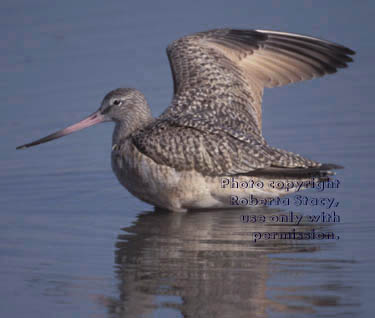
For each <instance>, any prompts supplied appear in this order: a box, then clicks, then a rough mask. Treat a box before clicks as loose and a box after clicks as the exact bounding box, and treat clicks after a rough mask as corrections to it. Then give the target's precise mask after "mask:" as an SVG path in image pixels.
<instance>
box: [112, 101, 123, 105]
mask: <svg viewBox="0 0 375 318" xmlns="http://www.w3.org/2000/svg"><path fill="white" fill-rule="evenodd" d="M121 103H122V101H121V100H119V99H115V100H114V101H113V102H112V104H113V105H116V106H118V105H120V104H121Z"/></svg>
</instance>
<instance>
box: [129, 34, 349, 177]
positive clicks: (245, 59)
mask: <svg viewBox="0 0 375 318" xmlns="http://www.w3.org/2000/svg"><path fill="white" fill-rule="evenodd" d="M167 53H168V57H169V61H170V64H171V68H172V74H173V79H174V97H173V100H172V104H171V106H169V108H168V109H167V110H166V111H165V112H164V113H163V114H162V115H161V116H160V117H159V118H158V119H157V120H156V121H154V122H153V123H152V124H150V125H149V126H147V127H145V128H144V129H142V130H141V131H137V132H135V133H134V134H133V138H132V140H133V143H134V144H135V145H136V147H137V148H138V149H139V150H140V151H141V152H142V153H144V154H145V155H147V156H149V157H150V158H152V159H153V160H154V161H155V162H157V163H158V164H164V165H168V166H170V167H173V168H175V169H177V170H186V169H194V170H197V171H199V172H201V173H202V174H204V175H210V176H223V175H233V174H240V173H248V172H250V171H252V170H255V169H259V168H266V167H272V166H274V167H284V168H296V167H301V168H308V167H316V166H319V165H320V164H319V163H317V162H314V161H312V160H308V159H305V158H303V157H301V156H299V155H297V154H293V153H291V152H287V151H285V150H280V149H276V148H273V147H270V146H269V145H268V144H267V143H266V142H265V140H264V138H263V137H262V132H261V123H262V118H261V100H262V94H263V88H264V87H274V86H281V85H285V84H289V83H293V82H297V81H301V80H305V79H311V78H313V77H319V76H322V75H324V74H328V73H333V72H335V71H336V69H337V68H340V67H346V66H347V65H346V63H347V62H350V61H352V60H351V58H350V57H349V56H348V55H349V54H353V53H354V52H353V51H351V50H350V49H347V48H345V47H343V46H340V45H337V44H333V43H330V42H326V41H322V40H318V39H315V38H311V37H305V36H300V35H294V34H289V33H288V34H284V33H280V32H272V31H254V30H230V29H221V30H213V31H208V32H201V33H197V34H194V35H190V36H186V37H183V38H181V39H179V40H176V41H174V42H173V43H172V44H171V45H169V46H168V48H167Z"/></svg>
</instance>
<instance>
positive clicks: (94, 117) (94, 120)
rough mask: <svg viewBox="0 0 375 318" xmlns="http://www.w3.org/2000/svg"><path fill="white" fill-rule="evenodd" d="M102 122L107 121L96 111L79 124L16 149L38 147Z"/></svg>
mask: <svg viewBox="0 0 375 318" xmlns="http://www.w3.org/2000/svg"><path fill="white" fill-rule="evenodd" d="M103 121H107V119H106V117H105V116H104V115H103V114H102V113H101V112H100V110H98V111H96V112H95V113H93V114H91V115H90V116H88V117H87V118H85V119H83V120H81V121H80V122H78V123H76V124H74V125H71V126H69V127H66V128H64V129H62V130H59V131H57V132H55V133H53V134H51V135H48V136H46V137H44V138H41V139H38V140H35V141H33V142H30V143H29V144H25V145H22V146H19V147H17V149H25V148H28V147H32V146H36V145H39V144H42V143H45V142H48V141H51V140H54V139H57V138H60V137H63V136H66V135H69V134H71V133H72V132H75V131H78V130H81V129H84V128H87V127H90V126H93V125H96V124H99V123H101V122H103Z"/></svg>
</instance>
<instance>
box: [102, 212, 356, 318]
mask: <svg viewBox="0 0 375 318" xmlns="http://www.w3.org/2000/svg"><path fill="white" fill-rule="evenodd" d="M282 212H283V211H280V210H276V209H270V208H262V209H259V208H258V209H256V210H216V211H214V210H211V211H201V212H189V213H169V212H166V211H156V212H146V213H143V214H141V215H139V216H138V218H137V220H136V221H135V222H134V224H133V225H132V226H130V227H128V228H124V229H123V231H124V232H123V234H120V235H119V237H118V241H117V243H116V260H115V261H116V274H117V277H118V279H119V289H120V296H119V299H107V300H106V305H107V306H108V308H109V312H110V314H111V316H113V315H115V317H149V316H152V317H153V316H154V314H155V312H156V310H166V312H165V313H164V314H163V315H162V316H163V317H169V315H168V313H167V311H172V312H171V315H170V317H181V316H184V317H195V318H198V317H205V318H206V317H270V316H273V314H274V313H278V317H280V314H285V315H286V317H301V315H302V316H304V315H308V316H310V315H314V314H317V313H319V312H321V311H323V312H326V310H329V311H332V313H334V312H335V313H337V307H339V306H340V305H343V307H345V308H346V313H347V312H348V311H347V309H348V308H347V306H348V305H349V306H350V305H353V304H350V301H349V300H348V299H350V298H351V297H350V294H351V292H353V290H352V288H351V286H349V288H347V287H348V286H342V282H341V281H340V279H339V277H340V275H338V276H337V275H336V276H335V277H336V278H332V276H331V274H333V275H334V273H337V272H340V270H341V269H342V268H343V266H345V262H344V263H342V262H341V261H337V262H336V261H333V262H332V261H329V262H328V263H327V264H326V263H325V262H324V260H320V261H318V260H312V256H311V255H314V253H315V252H316V251H317V250H319V249H320V248H321V246H322V244H324V246H327V247H328V248H329V245H333V246H335V244H338V243H337V242H336V241H330V242H328V241H297V240H285V239H279V240H277V239H269V240H263V241H258V242H256V243H254V241H253V239H252V232H254V231H256V232H288V231H291V230H292V229H293V228H298V231H299V232H308V231H311V230H312V227H311V224H310V225H307V224H302V225H299V226H298V227H296V226H295V225H294V224H292V223H289V224H283V225H281V224H271V223H268V222H267V223H262V224H259V223H243V222H242V221H241V216H242V215H250V214H251V215H257V216H261V215H265V216H270V215H272V214H274V213H279V214H280V213H282ZM330 227H332V226H328V227H325V230H327V228H330ZM317 228H318V227H317V226H315V229H317ZM320 229H321V228H320ZM338 242H339V241H338ZM276 253H288V254H287V255H290V254H289V253H292V255H293V256H292V257H289V256H287V257H285V256H284V257H275V256H279V255H276ZM300 253H302V254H300ZM303 253H304V254H303ZM311 253H312V254H311ZM297 254H299V255H308V260H306V261H304V259H303V258H302V259H301V258H296V256H299V255H297ZM280 256H281V255H280ZM305 265H306V266H307V267H306V271H305V269H304V268H305ZM319 270H321V271H324V273H325V275H322V276H320V277H319V278H317V277H315V278H314V273H315V271H317V273H318V272H319ZM330 271H331V273H330ZM291 273H292V274H291ZM341 274H342V273H341ZM275 275H276V276H277V277H276V281H277V280H278V279H279V280H280V278H281V283H280V284H277V283H276V285H274V286H269V280H270V278H273V276H275ZM277 278H278V279H277ZM331 278H332V279H331ZM314 279H318V282H317V281H315V283H314ZM301 280H302V281H301ZM304 280H306V282H304ZM330 290H331V292H329V291H330ZM342 291H344V294H343V293H342ZM348 293H349V294H348ZM347 294H348V295H347ZM344 312H345V311H344ZM294 315H296V316H294Z"/></svg>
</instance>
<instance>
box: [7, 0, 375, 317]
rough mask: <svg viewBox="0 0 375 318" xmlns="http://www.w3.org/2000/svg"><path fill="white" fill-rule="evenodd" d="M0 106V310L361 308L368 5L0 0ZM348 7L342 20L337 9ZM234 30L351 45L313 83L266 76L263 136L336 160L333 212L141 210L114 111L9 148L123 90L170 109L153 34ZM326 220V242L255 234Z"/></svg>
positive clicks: (282, 311)
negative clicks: (341, 61) (350, 55)
mask: <svg viewBox="0 0 375 318" xmlns="http://www.w3.org/2000/svg"><path fill="white" fill-rule="evenodd" d="M0 6H1V11H0V12H1V13H0V15H1V25H2V27H1V28H0V33H1V38H0V45H1V49H2V52H3V53H2V54H1V56H0V65H1V69H2V72H1V75H0V78H1V81H0V85H1V90H0V100H1V104H2V111H3V112H2V116H0V123H1V125H0V138H1V152H0V153H1V156H0V189H1V196H0V213H1V223H0V266H1V267H0V280H1V282H2V283H1V288H0V305H1V312H2V315H3V316H4V317H24V316H26V315H27V316H28V317H44V316H49V317H81V316H82V317H298V318H300V317H340V318H341V317H369V316H370V315H371V313H372V312H373V311H374V310H375V307H374V304H373V301H372V298H373V297H372V291H373V284H374V281H373V278H372V276H373V268H374V265H375V262H374V255H375V253H374V248H373V241H374V236H373V233H374V221H375V220H374V213H373V208H374V204H373V203H374V200H373V195H374V192H373V188H374V172H373V171H374V169H373V167H372V161H373V160H372V158H373V157H374V147H373V140H374V137H375V136H374V128H373V127H374V110H373V100H374V92H373V88H372V87H373V84H372V80H370V79H371V78H374V76H375V74H374V68H373V63H372V58H373V56H374V53H375V50H374V44H373V42H371V41H369V40H368V33H369V32H370V31H369V30H372V29H373V28H374V23H373V19H372V17H373V15H374V13H375V12H374V7H373V6H372V5H370V4H366V3H365V2H362V3H361V4H355V6H354V3H353V2H350V1H340V3H336V4H325V7H323V3H322V4H321V5H320V7H319V6H312V4H311V3H310V2H302V1H301V2H291V3H290V4H288V6H281V4H278V3H277V2H274V1H272V2H271V1H264V2H262V4H260V3H257V5H256V6H255V4H254V5H252V4H249V3H248V1H238V2H237V3H231V4H229V3H226V2H221V1H208V2H205V4H204V5H203V4H198V3H196V4H191V3H184V4H183V3H182V2H181V3H175V2H172V1H165V2H163V3H162V4H156V3H155V4H150V3H148V2H143V1H139V2H137V4H131V5H130V4H125V3H120V2H117V1H108V2H106V3H105V4H104V3H103V2H99V1H81V2H80V3H79V4H77V3H76V2H73V1H67V2H61V3H54V4H52V3H50V2H47V1H42V0H38V1H33V2H32V3H31V2H27V1H18V2H10V1H4V2H3V3H2V4H1V5H0ZM348 21H350V23H348ZM223 26H232V27H237V28H260V27H261V28H264V29H276V30H283V31H289V32H299V33H304V34H312V35H316V36H318V37H322V38H326V39H328V40H332V41H336V42H340V43H343V44H345V45H347V46H349V47H351V48H353V49H354V50H357V52H358V54H357V55H356V56H355V59H356V62H355V63H354V64H352V65H351V66H350V68H349V69H347V70H344V71H340V72H339V73H338V74H337V75H333V76H328V77H326V78H324V79H319V80H315V81H310V82H307V83H301V84H297V85H294V86H291V87H286V88H280V89H274V90H272V91H271V90H266V92H265V97H264V105H265V106H264V127H263V129H264V135H265V137H266V138H267V140H268V141H269V143H270V144H272V145H274V146H278V147H280V148H284V149H288V150H290V151H294V152H298V153H300V154H302V155H304V156H306V157H310V158H312V159H315V160H318V161H321V162H333V163H338V164H341V165H343V166H344V167H345V169H343V170H340V171H338V172H337V179H338V180H340V188H339V189H334V190H332V189H331V190H327V191H323V192H318V191H316V190H308V191H306V192H303V193H302V194H303V195H308V196H310V197H318V198H324V197H334V198H335V200H337V202H339V206H338V207H336V208H335V209H331V210H329V211H328V212H332V211H333V210H334V211H335V212H336V213H337V214H338V215H339V216H340V222H337V223H334V224H332V223H331V224H328V223H325V224H316V225H313V224H309V223H306V222H304V223H303V224H301V225H299V226H297V227H296V226H295V225H294V224H293V223H290V222H289V223H277V222H266V223H264V224H259V223H255V224H254V223H243V222H242V221H241V217H242V215H255V216H258V217H261V216H265V217H267V218H270V217H271V216H273V215H288V213H290V211H294V212H298V213H299V215H304V216H307V215H311V214H319V213H321V212H322V211H326V210H324V209H323V208H321V207H311V206H300V207H295V206H273V207H262V208H258V209H250V210H249V209H248V210H218V211H214V210H211V211H197V212H193V213H186V214H178V213H167V212H164V211H154V210H153V207H151V206H149V205H147V204H145V203H143V202H140V201H139V200H137V199H136V198H134V197H133V196H131V195H130V194H129V193H128V192H127V191H125V190H124V189H123V188H122V187H121V186H120V185H119V184H118V182H117V181H116V179H115V177H114V175H113V174H112V172H111V169H110V160H109V159H110V149H111V145H110V143H111V142H110V141H111V133H112V129H113V127H112V125H111V124H103V125H101V126H98V127H95V128H90V129H88V130H85V131H82V132H79V133H77V134H75V135H71V136H69V137H66V138H63V139H61V140H57V141H55V142H53V143H50V144H46V145H41V146H39V147H36V148H31V149H28V150H26V151H16V150H15V147H16V146H17V145H20V144H23V143H25V142H29V141H31V140H34V139H36V138H39V137H42V136H44V135H46V134H48V133H50V132H52V131H54V130H56V129H60V128H63V127H64V126H67V125H69V124H71V123H73V122H75V121H77V120H79V119H81V118H83V117H85V116H86V115H88V114H89V113H91V112H93V111H94V110H96V109H97V108H98V107H99V103H100V101H101V99H102V98H103V96H104V94H105V93H107V92H108V91H109V90H111V89H113V88H116V87H119V86H125V87H126V86H129V87H136V88H138V89H140V90H141V91H143V92H144V93H145V95H146V97H147V98H148V99H149V101H150V105H151V107H152V110H153V113H154V115H156V116H157V115H158V114H160V113H161V111H162V110H163V109H164V108H165V107H166V106H167V105H168V103H169V101H170V98H171V94H172V81H171V76H170V70H169V66H168V61H167V58H166V55H165V47H166V45H167V44H168V43H169V42H170V41H172V40H173V39H176V38H178V37H180V36H182V35H184V34H188V33H192V32H195V31H201V30H205V29H210V28H215V27H223ZM293 229H297V230H298V231H299V232H303V233H309V232H311V231H312V230H313V229H314V230H316V231H324V232H334V233H335V235H338V236H339V239H335V240H303V241H301V240H285V239H268V240H260V241H258V242H254V234H253V233H254V232H290V231H293Z"/></svg>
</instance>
